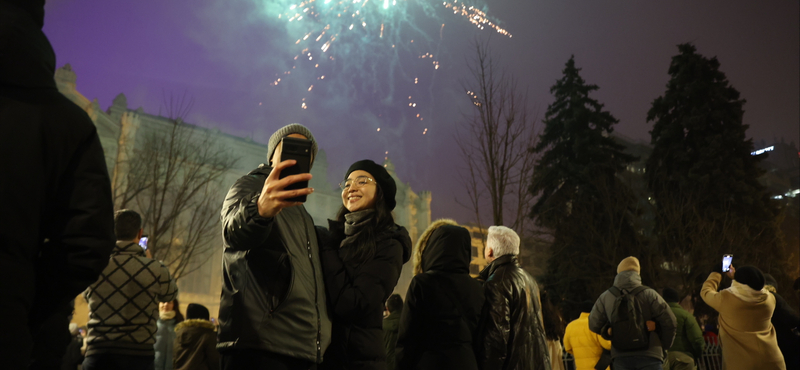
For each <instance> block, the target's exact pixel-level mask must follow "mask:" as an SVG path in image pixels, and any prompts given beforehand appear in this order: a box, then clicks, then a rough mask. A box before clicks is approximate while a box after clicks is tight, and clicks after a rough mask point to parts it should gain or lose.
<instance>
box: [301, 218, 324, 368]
mask: <svg viewBox="0 0 800 370" xmlns="http://www.w3.org/2000/svg"><path fill="white" fill-rule="evenodd" d="M303 228H304V229H305V230H306V248H308V262H309V263H311V274H312V276H313V277H314V308H315V309H316V311H317V363H319V360H320V357H322V354H321V352H322V345H321V343H320V339H321V338H322V328H321V326H322V322H321V320H320V317H319V286H318V284H317V271H316V270H315V269H314V259H313V258H312V253H311V236H310V235H309V234H308V223H307V222H306V217H305V215H303Z"/></svg>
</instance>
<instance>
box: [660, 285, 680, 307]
mask: <svg viewBox="0 0 800 370" xmlns="http://www.w3.org/2000/svg"><path fill="white" fill-rule="evenodd" d="M661 296H662V297H664V300H665V301H667V303H671V302H676V303H677V302H680V301H681V298H680V297H679V296H678V292H677V291H676V290H675V289H672V288H664V290H663V291H662V293H661Z"/></svg>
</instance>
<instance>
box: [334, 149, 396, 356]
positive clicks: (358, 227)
mask: <svg viewBox="0 0 800 370" xmlns="http://www.w3.org/2000/svg"><path fill="white" fill-rule="evenodd" d="M340 187H341V188H342V203H343V206H342V208H341V209H340V210H339V213H338V215H337V218H336V220H328V225H329V235H328V236H327V238H326V240H324V241H323V242H322V243H320V245H321V246H322V251H321V259H322V271H323V274H324V277H325V289H326V291H327V294H328V305H329V308H328V310H329V313H330V316H331V318H332V322H333V328H332V336H331V344H330V346H329V347H328V349H327V351H326V352H325V354H324V356H323V362H322V364H321V365H320V366H319V368H320V369H348V370H350V369H376V370H384V369H386V350H385V348H384V346H383V309H384V302H385V301H386V299H387V298H389V295H391V294H392V291H393V290H394V287H395V285H396V284H397V280H398V279H399V278H400V271H401V270H402V268H403V263H405V262H406V261H408V259H409V257H410V255H411V238H409V236H408V231H406V229H405V228H403V227H402V226H398V225H396V224H395V223H394V219H393V218H392V213H391V212H392V209H394V207H395V205H396V202H395V199H394V197H395V193H396V191H397V188H396V185H395V182H394V180H393V179H392V177H391V176H390V175H389V173H388V172H386V169H385V168H383V166H380V165H378V164H376V163H375V162H373V161H370V160H363V161H359V162H356V163H354V164H353V165H352V166H350V169H348V171H347V173H346V175H345V181H343V182H342V183H341V184H340Z"/></svg>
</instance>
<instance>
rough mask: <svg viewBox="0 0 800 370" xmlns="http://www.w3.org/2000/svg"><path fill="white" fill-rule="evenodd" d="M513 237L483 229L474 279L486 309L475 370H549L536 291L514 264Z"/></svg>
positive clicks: (498, 230)
mask: <svg viewBox="0 0 800 370" xmlns="http://www.w3.org/2000/svg"><path fill="white" fill-rule="evenodd" d="M518 254H519V235H517V233H516V232H514V230H511V229H509V228H507V227H505V226H491V227H489V234H488V236H487V240H486V249H485V250H484V257H486V260H487V261H488V262H489V265H488V266H486V268H485V269H483V271H481V273H480V275H479V279H481V280H483V281H485V283H484V295H485V296H486V303H485V304H484V307H483V312H482V314H481V325H480V326H479V328H478V330H479V335H477V338H480V339H479V340H480V343H478V345H477V348H476V357H477V359H478V362H479V364H480V365H481V366H480V367H481V369H484V370H494V369H508V370H514V369H525V370H549V369H550V359H549V356H548V351H547V342H546V341H545V336H544V326H543V325H542V313H541V302H540V301H539V287H538V286H537V285H536V281H535V280H534V279H533V277H531V276H530V275H529V274H528V273H527V272H525V270H523V269H522V268H520V266H519V263H518V262H517V255H518Z"/></svg>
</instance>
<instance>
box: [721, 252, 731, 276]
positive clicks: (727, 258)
mask: <svg viewBox="0 0 800 370" xmlns="http://www.w3.org/2000/svg"><path fill="white" fill-rule="evenodd" d="M731 262H733V255H732V254H725V255H723V256H722V272H728V271H730V270H731Z"/></svg>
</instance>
